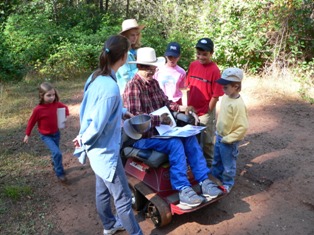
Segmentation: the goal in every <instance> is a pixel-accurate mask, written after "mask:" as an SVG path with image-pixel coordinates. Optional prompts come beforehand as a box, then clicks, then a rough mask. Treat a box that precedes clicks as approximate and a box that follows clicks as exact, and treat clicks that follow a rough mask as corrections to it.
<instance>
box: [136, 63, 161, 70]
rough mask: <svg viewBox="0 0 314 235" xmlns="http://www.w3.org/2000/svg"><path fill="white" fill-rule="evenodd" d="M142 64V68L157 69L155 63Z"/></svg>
mask: <svg viewBox="0 0 314 235" xmlns="http://www.w3.org/2000/svg"><path fill="white" fill-rule="evenodd" d="M140 66H141V69H142V70H153V71H155V70H156V68H157V67H156V66H154V65H145V64H141V65H140Z"/></svg>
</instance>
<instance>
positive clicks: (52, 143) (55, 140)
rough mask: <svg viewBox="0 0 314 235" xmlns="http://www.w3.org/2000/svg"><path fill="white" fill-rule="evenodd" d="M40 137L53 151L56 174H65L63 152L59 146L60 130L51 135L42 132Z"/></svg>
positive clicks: (52, 157) (52, 158)
mask: <svg viewBox="0 0 314 235" xmlns="http://www.w3.org/2000/svg"><path fill="white" fill-rule="evenodd" d="M40 138H41V139H42V140H43V141H44V143H45V144H46V146H47V147H48V148H49V150H50V152H51V160H52V162H53V165H54V166H53V168H54V171H55V173H56V176H62V175H64V169H63V165H62V153H61V151H60V148H59V142H60V132H59V131H58V132H57V133H55V134H51V135H42V134H40Z"/></svg>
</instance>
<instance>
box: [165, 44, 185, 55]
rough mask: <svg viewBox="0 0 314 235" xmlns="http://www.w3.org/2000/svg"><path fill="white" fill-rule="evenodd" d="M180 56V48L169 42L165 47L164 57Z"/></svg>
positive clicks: (178, 45)
mask: <svg viewBox="0 0 314 235" xmlns="http://www.w3.org/2000/svg"><path fill="white" fill-rule="evenodd" d="M180 54H181V46H180V44H179V43H177V42H170V43H169V44H168V46H167V49H166V52H165V56H173V57H179V56H180Z"/></svg>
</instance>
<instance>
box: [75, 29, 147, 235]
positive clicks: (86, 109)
mask: <svg viewBox="0 0 314 235" xmlns="http://www.w3.org/2000/svg"><path fill="white" fill-rule="evenodd" d="M129 47H130V43H129V41H128V40H127V39H126V38H125V37H123V36H121V35H117V36H111V37H110V38H108V40H107V41H106V42H105V45H104V48H103V50H102V52H101V55H100V58H99V69H97V70H96V71H95V72H94V73H93V74H92V75H91V76H90V77H89V78H88V80H87V82H86V84H85V87H84V97H83V101H82V103H81V108H80V125H81V127H80V132H79V135H78V136H77V137H76V138H75V139H74V140H73V142H74V145H75V147H76V150H75V152H74V155H75V156H82V155H86V154H87V156H88V158H89V161H90V165H91V167H92V169H93V171H94V172H95V175H96V207H97V212H98V214H99V216H100V219H101V221H102V223H103V226H104V234H114V233H115V232H117V231H118V230H124V229H126V230H127V232H128V233H129V234H134V235H135V234H136V235H138V234H142V231H141V229H140V227H139V225H138V223H137V221H136V220H135V217H134V214H133V211H132V204H131V192H130V189H129V187H128V182H127V179H126V176H125V172H124V169H123V166H122V163H121V159H120V140H121V119H122V117H123V118H130V117H132V116H133V115H132V114H130V113H129V112H127V111H126V109H123V108H122V100H121V96H120V93H119V88H118V85H117V82H116V76H115V73H116V71H117V70H118V69H119V67H120V66H122V65H123V64H124V63H125V61H126V59H127V52H128V50H129ZM111 196H112V197H113V200H114V205H115V208H116V211H117V215H116V216H114V214H113V212H112V210H111V205H110V197H111Z"/></svg>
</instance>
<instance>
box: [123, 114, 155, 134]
mask: <svg viewBox="0 0 314 235" xmlns="http://www.w3.org/2000/svg"><path fill="white" fill-rule="evenodd" d="M150 127H151V117H150V116H149V115H147V114H140V115H138V116H134V117H132V118H130V119H127V120H125V121H124V124H123V130H124V133H125V134H126V135H127V136H129V137H130V138H131V139H134V140H138V139H140V138H141V137H142V134H143V133H145V132H146V131H148V130H149V129H150Z"/></svg>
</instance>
